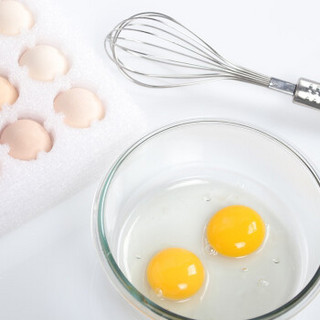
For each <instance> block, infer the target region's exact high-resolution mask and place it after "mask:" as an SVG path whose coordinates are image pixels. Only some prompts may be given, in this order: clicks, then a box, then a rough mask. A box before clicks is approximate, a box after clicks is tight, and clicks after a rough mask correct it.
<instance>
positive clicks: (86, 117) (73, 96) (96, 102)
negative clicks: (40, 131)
mask: <svg viewBox="0 0 320 320" xmlns="http://www.w3.org/2000/svg"><path fill="white" fill-rule="evenodd" d="M54 109H55V111H56V112H62V113H63V115H64V123H65V124H67V125H68V126H70V127H74V128H87V127H90V125H91V123H92V121H95V120H101V119H102V118H103V117H104V107H103V104H102V102H101V101H100V99H99V98H98V97H97V96H96V95H95V94H94V93H93V92H91V91H89V90H87V89H84V88H71V89H69V90H67V91H65V92H61V93H59V94H58V95H57V97H56V98H55V100H54Z"/></svg>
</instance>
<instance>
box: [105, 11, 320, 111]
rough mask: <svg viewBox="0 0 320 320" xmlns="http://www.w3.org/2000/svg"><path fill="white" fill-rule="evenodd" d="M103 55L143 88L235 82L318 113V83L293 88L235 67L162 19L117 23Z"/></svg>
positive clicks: (149, 16) (148, 15) (151, 16)
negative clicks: (277, 94)
mask: <svg viewBox="0 0 320 320" xmlns="http://www.w3.org/2000/svg"><path fill="white" fill-rule="evenodd" d="M105 49H106V52H107V54H108V55H109V57H110V58H111V59H112V60H113V61H114V62H115V63H116V65H117V66H118V67H119V69H120V71H121V72H122V73H123V74H124V75H125V76H126V77H127V78H129V79H130V80H131V81H133V82H134V83H136V84H139V85H142V86H145V87H150V88H172V87H181V86H187V85H192V84H196V83H199V82H203V81H208V80H212V79H224V80H237V81H242V82H247V83H252V84H255V85H260V86H263V87H267V88H270V89H274V90H277V91H280V92H283V93H286V94H290V95H292V96H293V101H294V102H296V103H300V104H304V105H308V106H312V107H316V108H320V84H319V83H317V82H315V81H311V80H307V79H304V78H300V79H299V81H298V84H297V85H295V84H293V83H290V82H287V81H283V80H280V79H277V78H273V77H268V76H266V75H263V74H260V73H257V72H255V71H252V70H250V69H247V68H243V67H242V66H239V65H236V64H234V63H232V62H230V61H228V60H227V59H225V58H224V57H223V56H222V55H220V54H219V53H218V52H217V51H216V50H215V49H214V48H212V47H211V46H210V45H209V44H208V43H206V42H205V41H203V40H202V39H201V38H200V37H198V36H197V35H196V34H195V33H193V32H192V31H191V30H189V29H188V28H186V27H184V26H183V25H182V24H181V23H179V22H178V21H176V20H175V19H173V18H171V17H169V16H167V15H165V14H162V13H156V12H145V13H139V14H136V15H134V16H132V17H130V18H128V19H126V20H124V21H122V22H121V23H119V24H118V25H117V26H116V27H115V28H114V29H113V30H112V31H111V32H110V33H109V34H108V36H107V37H106V40H105Z"/></svg>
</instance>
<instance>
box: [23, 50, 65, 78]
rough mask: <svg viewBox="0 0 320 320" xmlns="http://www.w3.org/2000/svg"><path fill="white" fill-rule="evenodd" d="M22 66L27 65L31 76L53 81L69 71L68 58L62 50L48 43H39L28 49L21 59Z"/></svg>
mask: <svg viewBox="0 0 320 320" xmlns="http://www.w3.org/2000/svg"><path fill="white" fill-rule="evenodd" d="M19 64H20V66H26V67H27V68H28V70H29V76H30V77H31V78H32V79H35V80H40V81H53V80H54V79H55V78H56V77H57V76H62V75H64V74H66V73H67V72H68V71H69V68H70V67H69V63H68V60H67V58H66V57H65V56H64V55H63V54H62V52H61V51H60V50H58V49H57V48H55V47H52V46H48V45H37V46H35V47H33V48H30V49H27V50H26V51H25V52H24V53H23V54H22V55H21V57H20V59H19Z"/></svg>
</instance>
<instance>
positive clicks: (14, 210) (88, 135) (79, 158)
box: [0, 0, 147, 235]
mask: <svg viewBox="0 0 320 320" xmlns="http://www.w3.org/2000/svg"><path fill="white" fill-rule="evenodd" d="M20 2H21V3H23V4H25V5H26V7H27V8H28V9H29V10H30V11H31V12H32V14H33V17H34V20H35V25H34V26H33V27H32V29H30V30H29V31H26V32H23V33H22V34H21V35H18V36H11V37H9V36H2V35H0V75H1V76H5V77H7V78H8V79H9V81H10V82H11V83H12V84H13V85H14V86H15V87H16V88H17V89H18V90H19V97H18V100H17V101H16V102H15V103H14V104H13V105H12V106H4V107H3V108H2V111H0V132H2V130H3V129H4V128H5V126H6V125H8V124H9V123H12V122H14V121H15V120H17V119H22V118H29V119H33V120H36V121H38V122H40V123H41V124H43V126H44V128H45V129H46V130H47V131H48V132H49V134H50V135H51V138H52V140H53V147H52V149H51V151H49V152H48V153H45V152H41V153H39V154H38V158H37V159H36V160H31V161H22V160H17V159H14V158H12V157H11V156H10V155H9V154H8V151H9V148H8V146H7V145H0V195H1V201H0V235H2V234H4V233H5V232H7V231H9V230H11V229H13V228H14V227H16V226H18V225H20V224H21V223H22V222H24V221H26V220H28V219H29V218H31V217H32V216H34V215H36V214H37V213H39V212H41V211H43V210H45V209H46V208H48V207H50V206H53V205H54V204H56V203H57V202H59V201H60V200H62V199H64V198H65V197H66V196H68V195H70V194H72V193H74V192H75V191H77V190H79V189H80V188H81V187H83V186H84V185H85V184H87V183H89V182H90V181H92V180H94V179H96V178H97V177H99V176H100V175H101V174H102V173H103V172H104V171H105V170H106V169H107V167H108V166H109V165H110V164H111V162H112V161H114V159H115V157H116V156H117V155H118V154H119V153H120V152H121V151H122V150H123V149H124V148H126V147H127V146H129V144H131V143H133V142H134V140H136V139H137V138H139V137H140V136H141V135H143V134H144V133H145V132H146V129H147V125H146V122H145V119H144V116H143V114H142V112H141V111H140V109H139V108H138V107H137V106H136V105H134V104H133V103H132V101H131V100H130V98H129V97H128V96H127V95H126V94H125V93H124V92H123V91H122V90H121V89H120V88H119V86H118V84H117V83H116V82H115V81H114V80H113V79H112V77H111V76H110V74H109V72H108V70H107V66H106V63H105V61H104V60H103V58H102V57H99V56H98V55H97V54H95V52H94V51H93V50H92V49H91V48H88V47H86V46H85V45H84V44H83V42H82V41H81V37H80V36H79V35H80V32H79V31H78V30H76V28H74V27H73V26H69V25H68V23H66V21H64V20H63V18H62V17H61V14H59V10H58V8H55V7H54V4H53V3H52V2H48V1H43V0H41V1H37V0H25V1H20ZM71 27H72V28H71ZM37 44H47V45H53V46H54V47H56V48H57V49H59V50H61V51H62V53H63V54H64V55H65V56H66V57H67V59H68V61H69V63H70V70H69V72H68V73H67V74H66V75H64V76H61V77H58V78H56V79H55V80H54V81H52V82H41V81H36V80H32V79H31V78H30V77H29V75H28V70H27V68H26V67H21V66H19V63H18V61H19V57H20V56H21V54H22V53H23V52H24V50H26V49H27V48H32V47H33V46H35V45H37ZM72 87H83V88H86V89H89V90H91V91H92V92H93V93H95V94H96V95H97V96H98V97H99V99H100V100H101V101H102V103H103V105H104V107H105V116H104V118H103V119H102V120H99V121H95V122H93V123H92V125H91V127H89V128H81V129H77V128H72V127H68V126H67V125H66V124H64V122H63V115H62V114H58V113H56V112H55V110H54V108H53V101H54V98H55V97H56V96H57V94H58V93H60V92H61V91H65V90H67V89H69V88H72Z"/></svg>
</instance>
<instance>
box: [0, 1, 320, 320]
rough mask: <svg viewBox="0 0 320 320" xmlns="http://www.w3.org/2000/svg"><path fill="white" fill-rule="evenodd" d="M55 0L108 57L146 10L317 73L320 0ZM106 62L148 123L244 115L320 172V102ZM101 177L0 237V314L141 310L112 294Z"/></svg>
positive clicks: (57, 315) (246, 61) (232, 51)
mask: <svg viewBox="0 0 320 320" xmlns="http://www.w3.org/2000/svg"><path fill="white" fill-rule="evenodd" d="M56 2H57V3H58V5H60V7H61V10H62V12H63V14H64V15H65V16H66V17H67V18H68V19H69V21H70V26H71V27H70V32H72V26H73V25H75V26H76V27H77V28H79V29H80V30H82V32H83V39H84V41H85V42H86V43H87V45H88V46H92V47H94V49H95V50H96V52H97V54H98V55H102V56H103V57H104V51H103V40H104V37H105V35H106V33H107V32H108V31H110V30H111V29H112V27H113V26H114V25H115V24H117V23H118V22H119V21H120V20H122V19H124V18H127V17H128V16H129V15H132V14H134V13H138V12H141V11H161V12H164V13H167V14H169V15H172V16H173V17H175V18H176V19H178V20H179V21H180V22H182V23H183V24H185V25H187V26H188V27H189V28H190V29H192V30H193V31H195V32H196V33H197V34H198V35H200V36H201V37H202V38H204V39H205V40H207V42H209V43H210V44H212V45H213V46H214V47H215V48H216V49H217V50H218V51H219V52H220V53H221V54H223V55H224V56H225V57H227V58H229V59H230V60H231V61H233V62H236V63H239V64H241V65H244V66H246V67H249V68H252V69H253V70H256V71H259V72H261V73H265V74H267V75H270V76H274V77H278V78H282V79H284V80H288V81H292V82H296V81H297V79H298V78H299V77H300V76H304V77H307V78H310V79H314V80H318V81H320V71H319V57H320V37H319V12H320V2H319V1H318V0H305V1H303V2H301V1H297V0H294V1H293V0H290V1H289V0H282V1H279V0H269V1H266V0H264V1H256V0H242V1H238V0H224V1H222V0H221V1H217V0H197V1H174V0H158V1H154V2H153V1H150V0H149V1H147V0H145V1H144V0H131V1H129V0H56ZM105 61H106V64H109V66H110V69H111V71H112V72H113V74H114V76H115V77H116V78H118V81H119V84H120V85H121V86H122V87H124V88H126V89H127V90H128V91H129V93H130V94H131V96H132V97H133V99H134V100H135V101H136V103H137V104H138V105H140V106H141V108H142V109H143V110H144V112H145V113H146V115H147V117H148V121H149V122H150V127H151V128H158V127H159V126H161V125H163V124H167V123H170V122H173V121H176V120H182V119H186V118H194V117H204V116H207V117H209V116H210V117H215V118H224V119H231V120H238V121H241V122H245V123H249V124H252V125H254V126H255V127H258V128H261V129H264V130H266V131H268V132H270V133H272V134H274V135H276V136H278V137H280V138H282V139H284V140H285V141H287V142H289V143H290V144H291V145H293V146H294V147H296V148H297V149H298V150H299V151H301V152H302V153H303V154H304V155H305V156H306V157H307V158H308V159H309V161H310V162H311V163H312V164H313V165H314V167H315V168H316V170H317V172H318V173H320V148H319V138H320V111H317V110H313V109H309V108H305V107H301V106H297V105H293V104H292V103H291V98H290V97H289V96H285V95H281V94H279V93H276V92H272V91H271V90H267V89H264V88H260V87H254V86H251V85H248V84H243V83H235V82H224V81H220V82H214V83H208V84H205V85H201V86H196V87H190V88H181V89H174V90H151V89H145V88H141V87H137V86H135V85H133V84H131V83H130V82H129V81H127V80H126V79H124V78H123V77H122V76H120V75H119V73H118V71H117V69H116V68H115V67H114V66H113V65H112V63H110V61H109V60H108V59H107V57H106V58H105ZM103 174H104V173H103V172H101V175H103ZM97 185H98V183H97V182H94V183H93V184H92V185H90V186H88V187H87V188H85V189H83V190H82V191H81V192H80V193H79V194H77V195H75V196H74V197H72V198H70V199H68V200H66V201H65V202H64V203H61V204H59V205H58V206H57V207H55V208H52V209H50V210H48V211H47V212H44V213H43V214H41V215H40V216H39V217H37V218H35V219H33V220H32V221H30V222H28V223H27V224H25V225H23V226H22V227H20V228H19V229H17V230H15V231H13V232H11V233H10V234H8V235H6V236H4V237H2V238H1V239H0V319H3V320H11V319H14V320H17V319H19V320H20V319H24V320H27V319H33V320H34V319H46V320H51V319H77V320H81V319H97V320H100V319H136V318H135V316H134V315H132V314H131V307H130V306H128V305H127V304H126V303H125V302H124V301H123V300H122V298H120V297H119V296H118V295H117V294H115V291H114V290H113V288H112V287H111V285H110V284H109V282H108V280H107V278H106V276H105V274H104V272H103V270H102V268H101V266H100V264H99V261H98V257H97V254H96V252H95V248H94V244H93V241H92V237H91V230H90V210H91V203H92V198H93V195H94V192H95V189H96V187H97ZM0 201H1V200H0ZM319 314H320V296H318V298H316V300H314V301H313V302H312V303H311V305H310V306H308V307H307V308H306V309H305V310H303V311H302V312H301V313H300V314H299V315H298V316H297V317H296V319H298V320H305V319H318V315H319ZM137 319H139V317H138V318H137Z"/></svg>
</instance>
